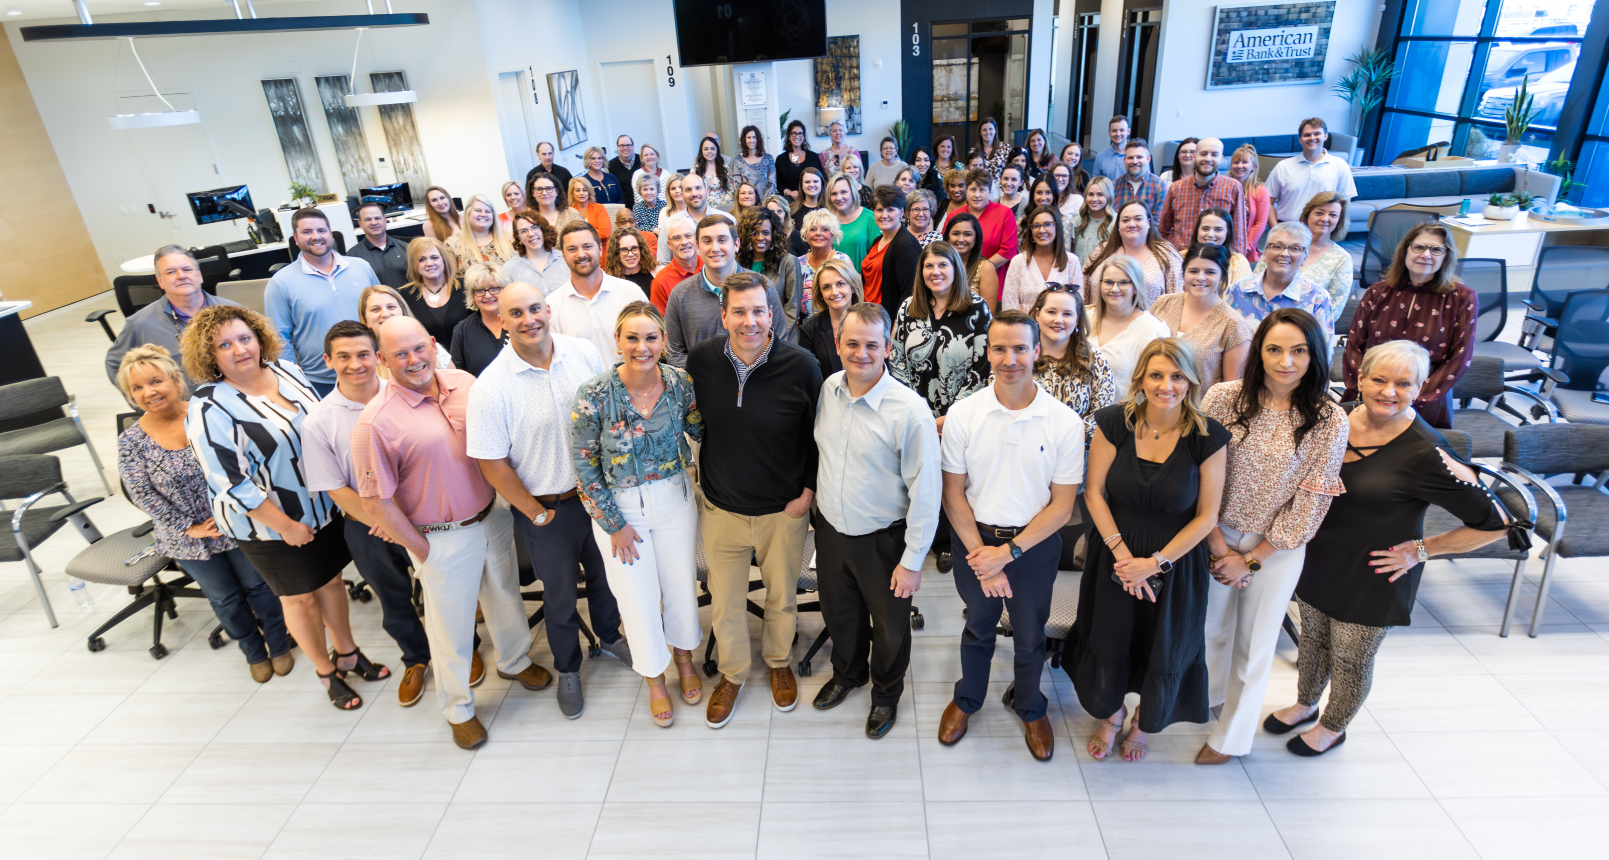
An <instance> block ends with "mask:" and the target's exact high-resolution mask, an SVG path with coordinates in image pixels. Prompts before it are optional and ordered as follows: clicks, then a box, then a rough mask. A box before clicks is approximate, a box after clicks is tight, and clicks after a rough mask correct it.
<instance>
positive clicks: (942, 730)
mask: <svg viewBox="0 0 1609 860" xmlns="http://www.w3.org/2000/svg"><path fill="white" fill-rule="evenodd" d="M971 718H972V715H971V714H969V713H967V712H966V711H963V710H961V708H960V706H958V705H956V703H955V702H954V701H951V702H950V703H949V704H948V705H945V706H944V716H943V717H940V718H939V743H941V744H944V745H945V746H947V747H948V746H954V745H955V743H956V741H959V740H961V739H962V738H964V737H966V736H967V720H969V719H971Z"/></svg>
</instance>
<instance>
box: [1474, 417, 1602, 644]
mask: <svg viewBox="0 0 1609 860" xmlns="http://www.w3.org/2000/svg"><path fill="white" fill-rule="evenodd" d="M1503 472H1504V473H1506V474H1511V475H1514V476H1515V477H1517V478H1519V479H1520V480H1522V481H1524V483H1525V485H1526V486H1527V487H1528V488H1530V489H1532V490H1534V491H1535V492H1536V495H1537V496H1538V497H1540V498H1541V499H1543V500H1545V504H1540V505H1538V506H1537V507H1536V517H1535V523H1536V529H1535V534H1536V536H1537V537H1539V538H1541V539H1542V540H1544V541H1546V543H1547V548H1546V549H1544V550H1543V551H1542V559H1543V565H1542V581H1541V583H1540V584H1538V586H1537V594H1536V608H1535V609H1533V610H1532V611H1531V626H1530V630H1529V631H1528V632H1529V634H1530V636H1531V637H1532V638H1535V637H1536V634H1537V629H1538V628H1539V627H1540V626H1541V624H1542V610H1543V609H1545V608H1546V606H1547V601H1548V587H1549V586H1550V585H1551V584H1552V583H1553V566H1554V563H1555V562H1556V561H1557V560H1558V559H1559V558H1561V557H1562V558H1602V557H1604V556H1609V529H1606V528H1604V524H1605V523H1609V495H1605V494H1604V492H1603V489H1602V488H1603V485H1604V484H1605V483H1606V481H1609V427H1601V426H1591V425H1585V424H1531V425H1528V426H1525V427H1516V428H1514V429H1513V430H1511V431H1509V434H1508V438H1507V439H1506V440H1505V443H1504V450H1503ZM1583 473H1601V475H1600V477H1599V480H1598V481H1597V483H1596V484H1595V485H1594V486H1569V487H1555V486H1553V485H1552V484H1549V483H1548V482H1547V481H1546V480H1545V477H1546V476H1547V475H1556V474H1583ZM1572 516H1573V517H1575V518H1576V519H1577V520H1578V521H1579V522H1578V524H1577V525H1576V526H1574V527H1572V528H1570V529H1568V530H1566V529H1565V523H1566V521H1567V520H1569V519H1570V518H1571V517H1572ZM1519 599H1520V594H1519V574H1518V573H1516V574H1515V578H1514V582H1513V583H1512V584H1511V585H1510V587H1509V593H1508V605H1507V607H1506V608H1505V609H1504V612H1503V627H1502V629H1501V630H1500V631H1499V635H1502V636H1507V635H1508V629H1509V622H1510V621H1511V620H1512V617H1513V614H1514V609H1515V607H1516V606H1517V605H1518V603H1519Z"/></svg>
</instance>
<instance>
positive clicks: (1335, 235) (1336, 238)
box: [1296, 191, 1451, 244]
mask: <svg viewBox="0 0 1609 860" xmlns="http://www.w3.org/2000/svg"><path fill="white" fill-rule="evenodd" d="M1331 203H1335V204H1337V205H1339V206H1340V207H1341V214H1340V215H1338V216H1336V219H1335V226H1334V227H1331V228H1330V241H1331V242H1340V241H1343V240H1344V239H1346V198H1345V197H1342V196H1341V195H1339V194H1336V193H1335V192H1334V191H1320V192H1319V193H1317V194H1315V195H1313V196H1312V197H1309V198H1308V200H1307V203H1306V204H1305V205H1303V206H1302V217H1300V218H1297V219H1296V220H1298V221H1300V222H1302V226H1304V227H1307V216H1309V215H1311V214H1313V210H1314V209H1317V208H1319V207H1320V206H1328V205H1330V204H1331ZM1307 229H1308V230H1312V229H1313V228H1312V227H1308V228H1307ZM1315 238H1317V237H1315ZM1448 244H1451V243H1450V242H1449V243H1448Z"/></svg>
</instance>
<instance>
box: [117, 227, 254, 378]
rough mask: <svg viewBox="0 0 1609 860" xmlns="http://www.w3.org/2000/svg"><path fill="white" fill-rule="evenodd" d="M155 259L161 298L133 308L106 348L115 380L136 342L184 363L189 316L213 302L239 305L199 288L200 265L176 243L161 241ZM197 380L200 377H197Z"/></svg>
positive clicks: (179, 363)
mask: <svg viewBox="0 0 1609 860" xmlns="http://www.w3.org/2000/svg"><path fill="white" fill-rule="evenodd" d="M153 261H154V262H155V263H156V285H157V286H159V287H161V288H162V298H160V299H157V300H156V301H154V302H152V303H150V304H148V305H146V306H145V307H143V308H140V309H139V310H138V311H135V312H134V314H133V315H132V316H130V317H129V318H128V319H127V320H124V321H123V330H122V331H120V332H118V333H117V340H115V341H113V343H112V348H111V349H108V350H107V351H106V378H107V379H110V380H112V383H113V384H114V385H115V384H116V383H117V368H118V366H119V365H121V364H122V363H123V356H124V355H126V354H127V353H128V351H129V350H131V349H133V348H134V347H136V346H144V345H145V344H148V343H154V344H156V345H157V346H161V347H165V348H166V349H167V351H168V354H169V355H171V356H173V360H174V362H176V363H177V364H178V365H179V366H180V367H183V366H184V356H182V355H180V353H179V335H181V334H183V333H184V327H185V326H187V325H189V324H190V318H191V317H193V316H195V315H196V314H198V313H200V312H201V309H202V308H207V307H212V306H213V305H239V304H240V303H239V302H232V301H230V300H228V299H220V298H218V297H217V296H215V295H212V294H211V293H208V292H206V291H205V290H203V289H201V267H200V265H198V264H197V263H196V258H195V255H194V254H192V253H190V252H189V251H186V250H185V249H184V248H182V247H180V246H178V245H163V246H162V247H161V248H158V249H157V252H156V256H155V257H154V258H153ZM198 381H200V380H198Z"/></svg>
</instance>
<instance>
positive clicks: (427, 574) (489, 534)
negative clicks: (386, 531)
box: [409, 505, 531, 725]
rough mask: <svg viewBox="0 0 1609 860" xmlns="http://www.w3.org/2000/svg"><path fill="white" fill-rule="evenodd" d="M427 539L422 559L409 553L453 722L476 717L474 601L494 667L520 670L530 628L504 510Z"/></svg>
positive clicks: (439, 693) (439, 694) (439, 692)
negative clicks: (427, 553)
mask: <svg viewBox="0 0 1609 860" xmlns="http://www.w3.org/2000/svg"><path fill="white" fill-rule="evenodd" d="M425 540H427V541H429V542H430V558H429V559H428V560H426V561H423V562H421V561H420V560H419V558H418V557H417V556H414V555H413V553H409V556H410V557H412V558H413V567H414V571H415V573H414V575H415V576H417V577H418V578H419V583H420V585H421V586H423V587H424V591H425V638H426V639H428V640H429V641H430V666H431V668H432V669H433V670H434V671H435V673H436V698H437V699H438V700H439V701H440V702H441V711H442V714H443V715H444V716H446V717H447V722H449V723H453V724H455V725H456V724H458V723H462V722H465V721H467V720H469V718H471V717H473V716H475V691H474V690H471V689H470V688H469V665H470V651H472V650H473V649H474V647H475V603H476V601H477V600H479V602H480V605H481V608H482V610H484V611H485V613H486V629H487V632H488V633H490V634H491V636H490V638H491V643H492V647H493V648H494V649H496V651H497V661H496V665H497V670H498V671H499V672H502V673H504V674H505V675H517V674H519V673H520V672H523V671H525V668H526V667H527V666H529V665H531V658H530V656H529V655H528V653H527V652H529V651H530V650H531V628H530V627H529V626H527V625H526V623H525V602H524V601H523V600H522V599H521V598H520V583H519V573H518V570H517V569H516V566H515V563H514V517H513V515H512V514H510V513H509V509H508V508H507V507H504V506H503V505H493V506H492V512H491V513H490V514H488V515H487V516H486V519H484V520H482V521H481V522H479V523H477V524H475V525H472V526H469V527H467V528H461V529H454V530H452V531H450V532H435V533H432V534H428V535H425Z"/></svg>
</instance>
